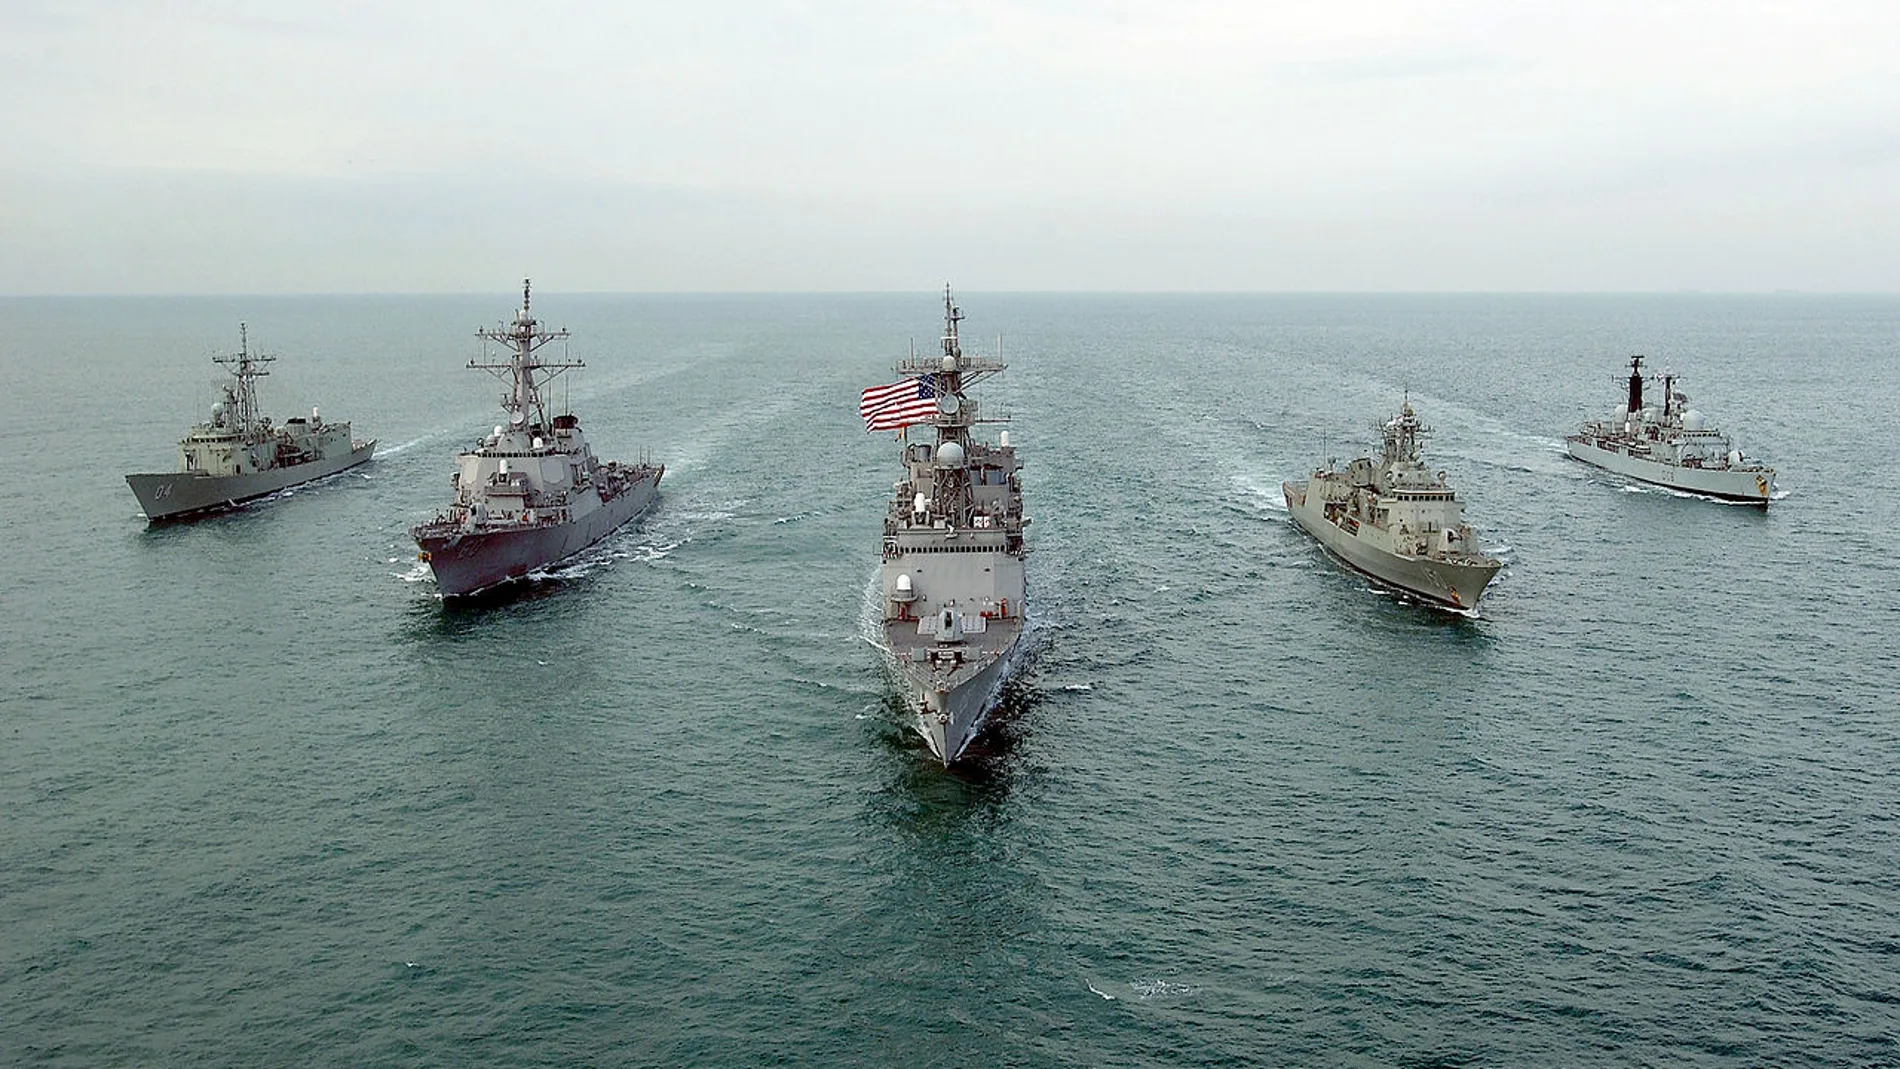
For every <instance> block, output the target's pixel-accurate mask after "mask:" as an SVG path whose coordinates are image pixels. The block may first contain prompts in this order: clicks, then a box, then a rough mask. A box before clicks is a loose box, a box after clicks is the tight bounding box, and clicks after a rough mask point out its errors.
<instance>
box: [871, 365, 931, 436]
mask: <svg viewBox="0 0 1900 1069" xmlns="http://www.w3.org/2000/svg"><path fill="white" fill-rule="evenodd" d="M936 414H937V384H936V382H935V380H933V379H932V378H931V377H930V376H929V375H913V376H911V377H910V378H907V379H900V380H899V381H897V382H893V383H891V384H890V385H889V386H867V387H865V389H864V392H863V393H861V394H859V395H858V415H859V416H861V417H863V419H864V429H865V430H867V431H894V430H897V429H898V428H900V427H908V426H910V425H911V424H913V423H922V422H924V421H926V420H928V419H929V418H930V417H932V416H934V415H936Z"/></svg>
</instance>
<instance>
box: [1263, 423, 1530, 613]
mask: <svg viewBox="0 0 1900 1069" xmlns="http://www.w3.org/2000/svg"><path fill="white" fill-rule="evenodd" d="M1381 433H1382V436H1383V438H1384V444H1383V447H1382V449H1381V451H1380V453H1379V455H1378V456H1377V457H1360V458H1358V459H1357V460H1354V461H1353V462H1352V463H1351V464H1349V465H1347V466H1346V467H1345V468H1344V469H1341V468H1340V467H1339V466H1338V465H1337V463H1336V462H1334V461H1332V460H1328V461H1327V462H1326V464H1325V465H1324V466H1323V467H1321V468H1319V469H1317V470H1315V471H1314V472H1313V475H1312V478H1310V479H1302V480H1299V481H1294V482H1286V483H1282V484H1281V487H1280V489H1281V492H1282V493H1284V494H1285V495H1286V507H1287V511H1288V512H1289V513H1291V514H1292V516H1293V520H1294V522H1296V523H1298V524H1299V525H1300V526H1301V527H1302V528H1304V529H1305V530H1306V532H1307V533H1308V534H1311V535H1312V536H1313V537H1314V538H1316V539H1318V540H1319V544H1320V545H1322V546H1324V547H1325V548H1326V549H1327V551H1328V552H1330V553H1331V554H1332V555H1333V556H1334V557H1337V558H1338V559H1339V560H1341V561H1343V562H1345V563H1346V564H1347V565H1348V566H1349V567H1351V568H1353V569H1354V570H1356V571H1359V572H1362V573H1364V574H1366V575H1368V576H1370V577H1371V578H1373V579H1375V580H1377V581H1378V582H1380V583H1384V584H1386V585H1388V586H1393V587H1397V588H1399V589H1401V590H1404V591H1407V592H1409V593H1412V594H1415V595H1417V596H1418V597H1421V598H1424V599H1425V600H1427V601H1430V602H1433V603H1435V604H1438V605H1442V606H1445V607H1448V608H1452V609H1461V610H1462V609H1470V608H1473V607H1474V606H1476V605H1477V604H1478V597H1479V596H1480V595H1482V594H1483V593H1484V588H1485V587H1486V586H1487V585H1489V584H1490V582H1491V578H1492V577H1493V576H1495V575H1497V573H1498V569H1500V568H1502V567H1504V562H1502V561H1500V560H1497V559H1496V558H1493V557H1491V556H1488V555H1486V554H1485V553H1484V552H1483V551H1482V550H1481V549H1480V548H1479V546H1478V539H1477V536H1476V535H1474V534H1473V533H1472V530H1471V526H1470V525H1469V524H1467V523H1465V522H1464V519H1463V510H1464V505H1463V503H1462V502H1460V501H1459V500H1458V495H1457V492H1456V491H1454V490H1453V489H1452V488H1451V484H1449V483H1447V482H1446V481H1445V473H1444V472H1442V471H1439V472H1434V471H1432V470H1431V469H1429V468H1427V467H1426V466H1425V461H1424V458H1423V457H1422V456H1420V454H1419V440H1420V439H1421V438H1423V437H1424V436H1425V435H1427V434H1429V433H1431V428H1429V427H1426V426H1425V425H1423V424H1422V423H1420V422H1419V420H1418V416H1417V415H1416V414H1415V413H1414V412H1413V411H1412V403H1411V401H1410V399H1407V400H1406V401H1405V402H1404V403H1403V405H1402V406H1401V407H1400V408H1399V414H1398V415H1397V416H1394V417H1393V418H1392V419H1389V420H1387V421H1386V422H1385V424H1384V425H1383V427H1382V428H1381Z"/></svg>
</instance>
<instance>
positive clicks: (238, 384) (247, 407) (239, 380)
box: [211, 323, 277, 434]
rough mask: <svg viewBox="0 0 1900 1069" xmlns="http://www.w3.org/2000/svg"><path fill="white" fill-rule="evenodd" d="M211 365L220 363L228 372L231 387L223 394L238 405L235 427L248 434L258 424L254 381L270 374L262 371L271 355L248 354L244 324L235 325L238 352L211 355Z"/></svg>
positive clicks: (271, 359) (249, 345)
mask: <svg viewBox="0 0 1900 1069" xmlns="http://www.w3.org/2000/svg"><path fill="white" fill-rule="evenodd" d="M211 359H212V361H213V362H214V363H218V364H223V365H224V366H225V367H228V368H230V369H231V378H232V380H233V382H232V384H231V385H228V386H226V387H225V391H226V392H227V393H229V394H230V396H231V403H232V404H234V405H236V406H237V428H238V432H239V433H241V434H248V433H250V431H251V428H252V427H253V426H254V425H255V424H256V423H257V421H258V419H259V418H260V417H259V416H258V412H257V380H258V379H261V378H263V377H264V376H266V375H268V374H270V372H268V371H264V370H262V367H263V365H265V364H269V363H271V362H273V361H275V360H276V359H277V358H276V357H274V356H264V355H262V354H259V355H257V356H252V355H251V335H250V329H249V327H248V326H246V325H245V324H243V323H239V324H238V351H237V355H236V356H214V357H212V358H211Z"/></svg>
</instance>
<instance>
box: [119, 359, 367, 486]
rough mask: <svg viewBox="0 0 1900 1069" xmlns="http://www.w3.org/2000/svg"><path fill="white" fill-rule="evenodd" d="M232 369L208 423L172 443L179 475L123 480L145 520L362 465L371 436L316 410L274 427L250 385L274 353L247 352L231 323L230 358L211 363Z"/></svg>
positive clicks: (143, 475) (262, 374) (263, 373)
mask: <svg viewBox="0 0 1900 1069" xmlns="http://www.w3.org/2000/svg"><path fill="white" fill-rule="evenodd" d="M211 359H212V360H213V361H215V362H216V363H219V364H222V365H224V366H225V367H227V368H229V369H230V371H231V378H230V381H228V382H225V383H223V384H222V391H223V394H224V396H223V397H222V398H220V399H219V400H218V401H217V403H215V404H213V405H212V406H211V418H210V419H209V420H206V421H205V422H203V423H199V424H195V425H194V426H193V427H192V428H191V430H190V431H189V432H188V433H187V434H186V435H185V437H184V439H183V440H181V441H180V442H179V443H178V470H177V471H171V472H162V473H141V474H136V475H127V476H126V477H125V481H126V483H127V484H129V485H130V486H131V487H132V493H134V494H136V495H137V496H138V499H139V507H140V508H142V509H144V510H145V517H146V519H147V520H150V521H151V522H154V523H156V522H159V521H161V520H178V519H184V518H186V517H188V516H193V515H197V514H199V513H204V512H213V511H216V510H219V509H227V508H232V507H234V506H236V505H238V504H240V503H241V502H245V501H249V500H251V499H253V498H259V497H263V496H264V495H265V494H273V493H276V492H277V491H279V490H283V489H287V488H289V487H292V486H296V485H298V484H300V483H307V482H309V481H310V480H312V479H321V478H323V477H324V476H326V475H335V474H336V473H337V472H339V471H343V470H345V469H347V468H353V467H355V466H357V465H358V464H361V463H363V462H364V461H367V460H368V459H369V458H370V455H371V454H372V453H374V452H375V451H376V439H374V438H372V439H370V440H369V441H367V442H359V441H356V440H354V439H352V438H351V437H350V425H349V424H348V423H325V422H323V418H322V414H321V412H320V411H319V410H317V409H315V408H312V409H311V410H310V418H309V419H305V418H303V417H302V416H293V417H291V418H290V419H287V420H285V421H284V425H283V426H281V427H275V426H272V425H271V420H270V417H269V416H266V415H263V414H261V413H260V412H259V410H258V406H257V380H258V379H261V378H264V377H265V376H267V375H269V374H270V372H269V371H266V370H265V366H266V365H268V364H271V363H274V362H276V360H277V358H276V357H274V356H265V355H263V354H261V353H253V352H251V338H250V330H249V328H248V327H246V326H245V324H243V323H239V324H238V351H237V354H236V355H235V356H214V357H212V358H211Z"/></svg>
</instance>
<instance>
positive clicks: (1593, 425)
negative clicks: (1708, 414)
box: [1564, 356, 1775, 508]
mask: <svg viewBox="0 0 1900 1069" xmlns="http://www.w3.org/2000/svg"><path fill="white" fill-rule="evenodd" d="M1645 377H1646V376H1645V375H1644V374H1643V358H1642V357H1640V356H1632V357H1630V375H1629V395H1628V399H1627V401H1626V402H1625V404H1624V406H1623V407H1622V408H1621V409H1620V410H1618V411H1617V413H1616V414H1615V415H1614V416H1612V417H1611V418H1609V419H1607V420H1592V421H1590V422H1588V423H1585V424H1584V425H1583V428H1582V429H1581V430H1580V431H1578V432H1577V433H1576V434H1572V435H1570V436H1568V437H1566V438H1565V439H1564V447H1565V448H1566V449H1567V450H1568V451H1569V453H1570V455H1571V456H1573V457H1575V458H1576V459H1578V460H1581V461H1583V462H1584V463H1586V464H1594V465H1596V466H1597V467H1599V468H1603V469H1605V470H1607V471H1613V472H1616V473H1617V474H1618V475H1627V476H1629V477H1630V478H1632V479H1639V480H1641V481H1643V482H1646V483H1653V484H1655V485H1657V486H1667V487H1669V488H1671V489H1675V490H1685V491H1688V492H1689V493H1692V494H1702V495H1704V496H1707V497H1715V498H1720V499H1722V500H1724V501H1741V502H1746V503H1748V504H1751V505H1760V506H1761V507H1762V508H1767V507H1768V502H1769V500H1770V499H1771V498H1772V497H1773V496H1774V493H1775V469H1773V468H1770V467H1766V466H1764V465H1761V464H1752V463H1749V461H1748V458H1746V457H1744V456H1742V451H1741V450H1739V449H1737V448H1735V443H1734V442H1733V441H1732V440H1730V439H1729V438H1728V437H1727V436H1725V435H1724V434H1723V433H1722V432H1721V431H1718V430H1716V429H1715V428H1713V427H1710V426H1709V425H1708V421H1707V420H1706V419H1705V418H1704V417H1703V415H1702V413H1700V412H1697V411H1696V410H1695V409H1693V408H1690V407H1688V405H1689V398H1688V397H1686V396H1684V395H1683V394H1682V393H1680V392H1678V391H1677V389H1676V384H1677V383H1678V382H1681V381H1682V379H1681V377H1680V376H1678V375H1674V374H1668V373H1665V374H1664V375H1662V376H1661V379H1662V388H1663V401H1662V406H1661V407H1657V406H1656V405H1654V404H1648V405H1645V404H1644V403H1643V380H1644V379H1645Z"/></svg>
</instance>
